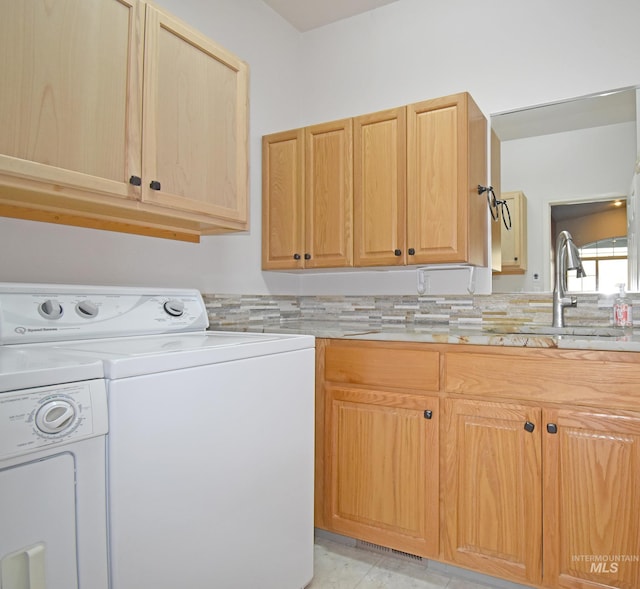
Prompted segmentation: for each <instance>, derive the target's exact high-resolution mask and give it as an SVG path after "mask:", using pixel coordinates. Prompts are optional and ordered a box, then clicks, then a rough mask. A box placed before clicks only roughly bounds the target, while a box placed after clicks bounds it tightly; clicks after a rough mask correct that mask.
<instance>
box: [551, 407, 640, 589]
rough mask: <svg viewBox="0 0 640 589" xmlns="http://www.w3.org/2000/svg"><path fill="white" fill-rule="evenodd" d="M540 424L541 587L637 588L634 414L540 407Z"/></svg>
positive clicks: (639, 427)
mask: <svg viewBox="0 0 640 589" xmlns="http://www.w3.org/2000/svg"><path fill="white" fill-rule="evenodd" d="M544 423H545V424H552V425H551V427H549V428H548V429H547V432H545V434H544V465H545V466H544V506H545V509H544V580H545V585H547V586H549V587H565V588H572V589H573V588H576V589H596V588H600V589H602V588H605V587H618V588H621V589H637V588H638V587H640V414H637V413H636V414H630V413H629V414H617V415H616V414H613V413H610V412H606V411H597V410H591V411H588V410H570V409H558V410H545V412H544ZM553 426H555V429H554V427H553ZM550 431H557V433H555V434H554V433H549V432H550Z"/></svg>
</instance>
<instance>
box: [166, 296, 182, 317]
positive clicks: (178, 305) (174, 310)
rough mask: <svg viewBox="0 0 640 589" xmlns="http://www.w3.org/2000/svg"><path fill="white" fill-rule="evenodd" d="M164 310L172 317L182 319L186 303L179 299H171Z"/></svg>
mask: <svg viewBox="0 0 640 589" xmlns="http://www.w3.org/2000/svg"><path fill="white" fill-rule="evenodd" d="M164 310H165V311H166V312H167V313H168V314H169V315H171V316H172V317H182V314H183V313H184V303H183V302H182V301H179V300H177V299H170V300H168V301H167V302H166V303H165V304H164Z"/></svg>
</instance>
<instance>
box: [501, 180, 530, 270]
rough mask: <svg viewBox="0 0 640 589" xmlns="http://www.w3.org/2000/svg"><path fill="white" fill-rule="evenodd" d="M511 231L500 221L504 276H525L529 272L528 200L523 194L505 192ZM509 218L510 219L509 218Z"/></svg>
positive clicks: (503, 196) (504, 196) (504, 197)
mask: <svg viewBox="0 0 640 589" xmlns="http://www.w3.org/2000/svg"><path fill="white" fill-rule="evenodd" d="M501 198H502V199H503V200H505V201H506V206H507V207H509V213H510V215H511V229H510V230H507V228H506V227H505V226H504V223H503V221H502V217H500V219H499V223H500V227H501V241H502V271H501V273H502V274H524V273H525V272H526V270H527V198H526V197H525V195H524V194H523V193H522V192H505V193H503V194H502V196H501ZM507 218H508V217H507Z"/></svg>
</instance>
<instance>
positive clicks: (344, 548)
mask: <svg viewBox="0 0 640 589" xmlns="http://www.w3.org/2000/svg"><path fill="white" fill-rule="evenodd" d="M314 558H315V563H314V577H313V581H312V582H311V584H310V585H308V586H307V589H356V588H357V589H445V588H446V589H516V588H520V587H522V588H524V587H525V586H524V585H516V584H513V583H507V582H505V581H499V580H496V581H495V582H494V581H491V580H490V578H488V577H484V576H481V575H474V574H473V573H469V572H467V571H462V570H460V569H455V568H453V567H448V566H446V565H441V564H439V563H429V561H422V562H420V561H416V562H413V561H411V560H410V559H409V558H405V557H402V556H400V557H399V556H396V555H394V554H384V553H378V552H374V551H370V550H367V549H363V548H360V547H356V546H353V545H348V544H344V543H342V542H339V541H335V540H333V539H330V538H325V537H321V536H316V543H315V553H314ZM426 563H429V566H427V564H426ZM438 569H440V570H438ZM451 569H453V572H452V571H451ZM456 573H459V574H456ZM470 577H471V579H470ZM473 577H476V578H479V577H482V581H477V580H475V579H473V580H472V578H473ZM485 579H487V580H485Z"/></svg>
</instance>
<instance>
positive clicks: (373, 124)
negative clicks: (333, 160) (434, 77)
mask: <svg viewBox="0 0 640 589" xmlns="http://www.w3.org/2000/svg"><path fill="white" fill-rule="evenodd" d="M406 112H407V111H406V108H397V109H392V110H388V111H384V112H379V113H375V114H370V115H364V116H360V117H357V118H355V119H354V121H353V162H354V164H353V191H354V194H353V208H354V259H355V265H356V266H398V265H403V264H405V263H406V248H405V209H406V167H407V156H406V153H407V138H406V126H407V123H406Z"/></svg>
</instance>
